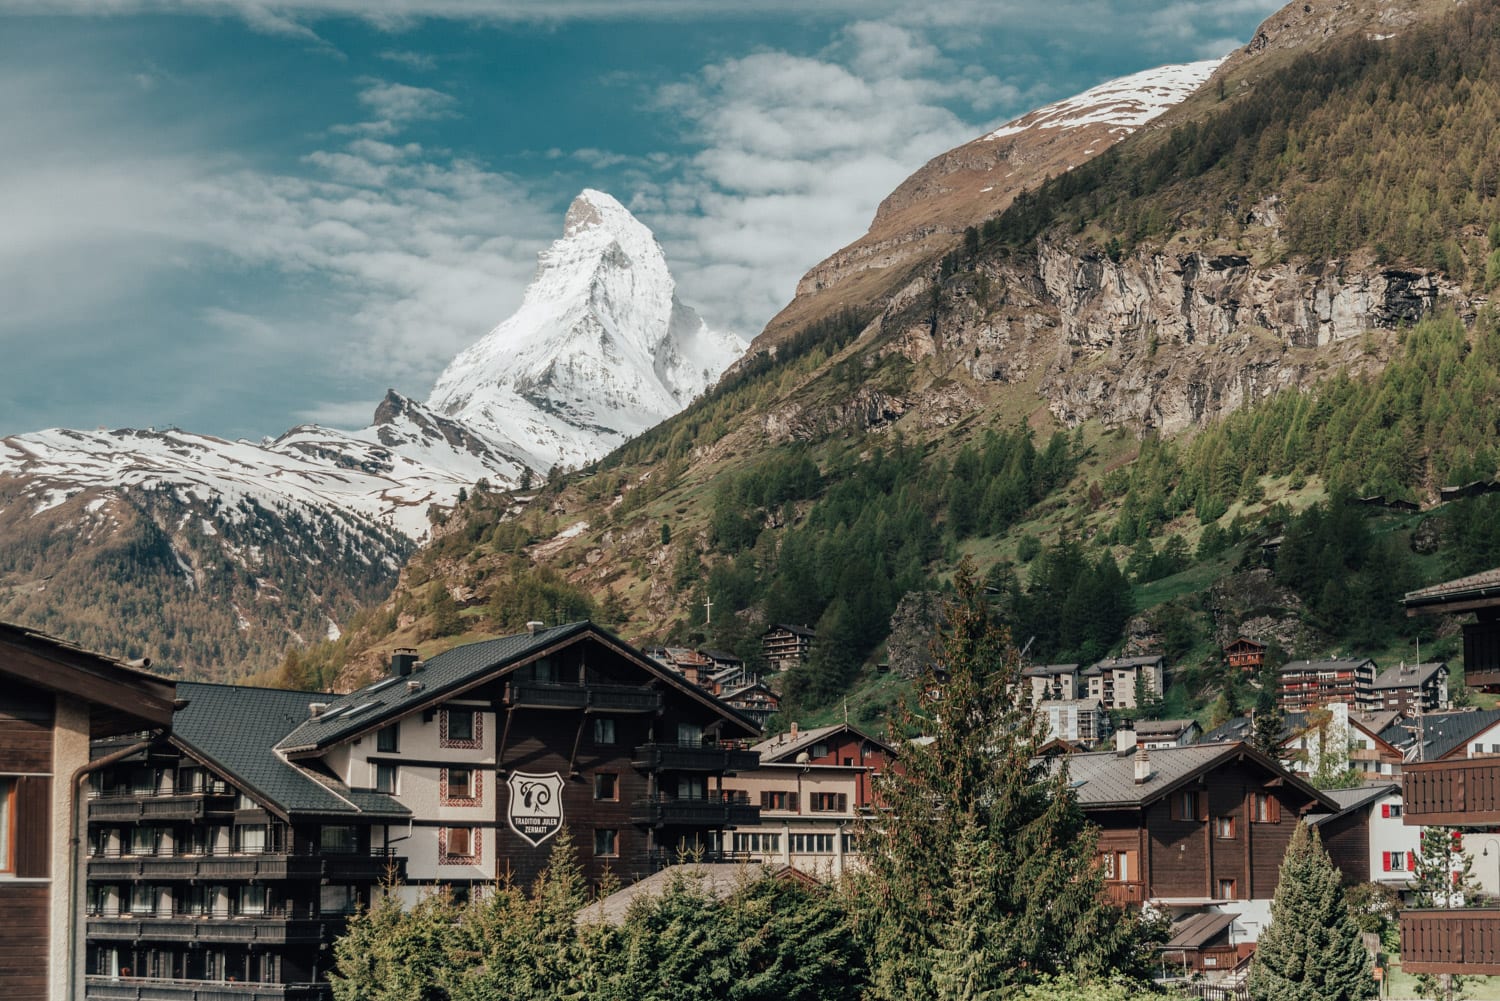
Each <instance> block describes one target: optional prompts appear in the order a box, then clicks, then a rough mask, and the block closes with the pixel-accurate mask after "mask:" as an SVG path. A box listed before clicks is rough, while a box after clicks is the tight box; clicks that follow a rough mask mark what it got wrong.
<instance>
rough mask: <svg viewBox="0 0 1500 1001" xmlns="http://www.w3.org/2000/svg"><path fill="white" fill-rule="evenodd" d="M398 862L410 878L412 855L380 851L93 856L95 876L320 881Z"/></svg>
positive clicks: (374, 878)
mask: <svg viewBox="0 0 1500 1001" xmlns="http://www.w3.org/2000/svg"><path fill="white" fill-rule="evenodd" d="M392 866H394V867H395V871H396V875H397V876H398V877H402V878H404V877H405V871H406V859H405V858H402V857H400V856H395V855H388V854H384V853H375V854H370V855H356V854H350V855H337V854H333V853H329V854H317V855H312V854H305V855H293V854H288V853H284V852H265V853H262V854H243V855H214V854H205V855H122V856H107V855H101V856H92V857H90V858H89V860H88V874H89V879H95V880H110V879H131V880H134V879H146V880H180V879H190V880H198V879H219V880H245V879H254V880H315V879H332V880H338V881H341V882H361V881H363V882H379V881H380V880H382V879H385V878H386V876H387V875H388V874H389V873H390V870H391V867H392Z"/></svg>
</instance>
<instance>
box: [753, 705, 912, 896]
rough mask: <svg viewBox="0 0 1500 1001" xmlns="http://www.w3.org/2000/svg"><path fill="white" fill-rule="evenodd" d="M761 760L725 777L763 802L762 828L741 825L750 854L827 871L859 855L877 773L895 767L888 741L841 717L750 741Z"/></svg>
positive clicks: (811, 870)
mask: <svg viewBox="0 0 1500 1001" xmlns="http://www.w3.org/2000/svg"><path fill="white" fill-rule="evenodd" d="M751 750H752V751H754V752H755V753H756V754H758V755H759V756H760V765H759V766H758V767H757V768H754V769H746V770H742V771H740V772H738V773H737V774H735V775H733V776H726V777H725V779H724V787H725V788H726V789H730V790H735V791H736V792H742V793H743V794H744V796H745V797H747V798H748V799H749V801H750V802H751V803H755V804H759V806H760V812H761V824H760V827H759V828H755V829H747V830H743V831H736V832H735V833H734V841H733V847H734V851H735V853H736V854H738V855H741V856H743V857H746V858H749V859H752V860H760V861H764V862H774V863H780V864H783V865H790V866H793V867H795V868H796V869H799V870H801V871H802V872H807V873H813V874H815V875H818V876H823V877H828V876H837V875H839V874H841V873H842V872H843V871H844V869H845V867H846V866H847V865H848V863H849V861H850V858H851V856H856V855H857V854H858V847H857V846H856V845H855V844H854V827H855V824H856V823H857V821H858V820H859V818H861V817H863V816H866V815H868V814H869V813H870V812H872V811H873V810H875V809H876V807H877V802H876V798H875V792H874V788H873V786H874V781H875V779H876V778H877V777H878V776H879V775H880V774H881V773H882V772H884V771H885V770H886V769H887V768H889V767H891V763H892V762H893V761H895V759H896V751H895V749H894V748H892V747H891V746H890V745H889V744H886V743H885V742H884V741H881V740H878V739H876V738H874V737H871V736H869V735H868V734H866V733H863V732H861V731H860V730H858V729H856V728H854V727H852V726H850V725H849V724H847V723H839V724H835V725H833V726H823V727H817V728H815V729H812V730H798V729H797V727H796V726H795V725H794V726H793V728H792V730H791V732H790V733H784V734H779V735H777V736H775V737H772V738H770V739H769V740H764V741H762V742H760V743H759V744H756V745H755V746H754V747H752V748H751Z"/></svg>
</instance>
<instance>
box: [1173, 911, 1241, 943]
mask: <svg viewBox="0 0 1500 1001" xmlns="http://www.w3.org/2000/svg"><path fill="white" fill-rule="evenodd" d="M1238 917H1239V915H1238V914H1232V913H1229V912H1227V911H1200V912H1198V913H1196V914H1185V915H1183V916H1182V917H1180V918H1178V919H1177V920H1176V921H1173V922H1172V931H1171V936H1172V937H1171V938H1169V939H1168V940H1167V943H1166V944H1165V945H1163V946H1162V947H1161V948H1162V950H1163V951H1175V950H1178V949H1187V950H1190V951H1191V950H1195V949H1201V948H1203V947H1204V946H1206V945H1208V944H1209V943H1210V942H1212V941H1213V940H1214V939H1215V938H1217V937H1218V936H1220V935H1222V934H1223V933H1224V929H1226V928H1228V927H1229V926H1230V925H1232V924H1234V922H1235V919H1236V918H1238Z"/></svg>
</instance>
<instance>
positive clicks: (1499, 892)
mask: <svg viewBox="0 0 1500 1001" xmlns="http://www.w3.org/2000/svg"><path fill="white" fill-rule="evenodd" d="M1490 845H1494V846H1495V854H1496V855H1497V856H1500V840H1497V839H1495V838H1486V839H1485V842H1484V847H1483V848H1482V849H1480V851H1479V855H1480V857H1481V858H1489V857H1490ZM1497 896H1500V858H1496V859H1495V892H1494V893H1492V894H1490V898H1491V899H1494V898H1495V897H1497Z"/></svg>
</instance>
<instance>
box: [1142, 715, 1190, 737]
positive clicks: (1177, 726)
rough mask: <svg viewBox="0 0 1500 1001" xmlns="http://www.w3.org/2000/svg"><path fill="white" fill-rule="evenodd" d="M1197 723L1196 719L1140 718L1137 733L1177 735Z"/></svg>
mask: <svg viewBox="0 0 1500 1001" xmlns="http://www.w3.org/2000/svg"><path fill="white" fill-rule="evenodd" d="M1197 725H1198V721H1197V720H1195V719H1138V720H1136V721H1135V735H1136V736H1137V737H1146V736H1165V737H1176V736H1178V735H1180V734H1182V733H1183V732H1184V731H1186V730H1190V729H1192V728H1193V727H1194V726H1197Z"/></svg>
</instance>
